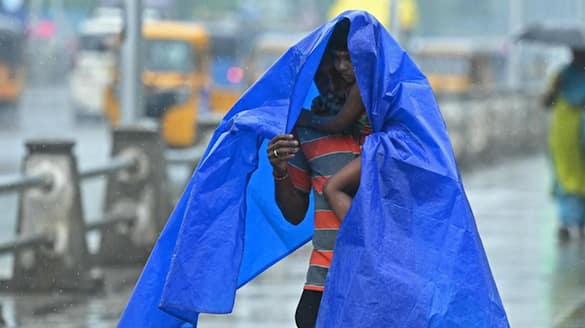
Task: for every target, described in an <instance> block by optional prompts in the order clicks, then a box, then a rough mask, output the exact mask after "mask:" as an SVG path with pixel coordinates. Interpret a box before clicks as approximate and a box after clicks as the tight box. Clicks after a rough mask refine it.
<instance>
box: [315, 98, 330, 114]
mask: <svg viewBox="0 0 585 328" xmlns="http://www.w3.org/2000/svg"><path fill="white" fill-rule="evenodd" d="M311 112H312V113H314V114H317V115H323V114H325V112H327V108H326V107H325V103H324V102H323V98H321V97H315V98H314V99H313V101H312V102H311Z"/></svg>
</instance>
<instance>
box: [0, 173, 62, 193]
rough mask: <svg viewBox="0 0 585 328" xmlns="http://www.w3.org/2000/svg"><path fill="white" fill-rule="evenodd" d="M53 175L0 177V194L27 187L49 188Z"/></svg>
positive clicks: (18, 190)
mask: <svg viewBox="0 0 585 328" xmlns="http://www.w3.org/2000/svg"><path fill="white" fill-rule="evenodd" d="M52 184H53V177H52V176H51V175H48V174H43V175H37V176H9V177H5V178H0V194H2V193H13V192H20V191H22V190H25V189H28V188H38V187H41V188H50V187H51V185H52Z"/></svg>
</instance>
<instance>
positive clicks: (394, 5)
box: [390, 0, 400, 42]
mask: <svg viewBox="0 0 585 328" xmlns="http://www.w3.org/2000/svg"><path fill="white" fill-rule="evenodd" d="M399 1H400V0H390V33H391V34H392V37H393V38H394V39H395V40H396V41H398V42H400V14H399V13H398V8H400V6H399Z"/></svg>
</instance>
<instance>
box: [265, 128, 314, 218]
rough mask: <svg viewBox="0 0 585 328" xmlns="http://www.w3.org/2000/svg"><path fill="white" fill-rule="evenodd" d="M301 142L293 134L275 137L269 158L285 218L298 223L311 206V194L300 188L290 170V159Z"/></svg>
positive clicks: (276, 196)
mask: <svg viewBox="0 0 585 328" xmlns="http://www.w3.org/2000/svg"><path fill="white" fill-rule="evenodd" d="M299 150H300V149H299V143H298V141H296V140H295V139H294V136H293V135H291V134H283V135H278V136H276V137H274V138H273V139H272V140H271V141H270V143H269V144H268V149H267V151H268V160H269V161H270V164H272V169H273V171H272V174H273V176H274V185H275V186H274V187H275V188H274V189H275V198H276V203H277V204H278V207H279V208H280V211H281V212H282V214H283V215H284V218H285V219H286V220H287V221H289V222H290V223H292V224H294V225H297V224H299V223H301V222H302V221H303V219H304V218H305V214H306V213H307V208H308V207H309V194H308V193H304V192H302V191H300V190H298V189H297V188H296V187H295V186H294V185H293V183H292V180H291V177H290V175H289V172H288V161H289V160H291V159H293V158H294V157H295V154H296V153H297V152H298V151H299Z"/></svg>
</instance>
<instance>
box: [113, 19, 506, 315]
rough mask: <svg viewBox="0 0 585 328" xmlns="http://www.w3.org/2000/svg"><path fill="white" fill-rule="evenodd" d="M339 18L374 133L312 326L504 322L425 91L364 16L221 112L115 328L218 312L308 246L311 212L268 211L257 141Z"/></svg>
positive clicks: (290, 57)
mask: <svg viewBox="0 0 585 328" xmlns="http://www.w3.org/2000/svg"><path fill="white" fill-rule="evenodd" d="M342 18H348V19H349V20H350V21H351V27H350V32H349V37H348V45H349V50H350V56H351V58H352V62H353V63H354V67H355V72H356V79H357V83H358V85H359V88H360V92H361V94H362V97H363V100H364V104H365V106H366V110H367V112H368V116H369V118H370V121H371V123H372V127H373V129H374V131H375V132H374V134H372V135H370V136H369V137H368V138H366V143H365V144H364V147H363V150H362V173H361V174H362V177H361V185H360V189H359V191H358V193H357V194H356V196H355V198H354V201H353V203H352V206H351V208H350V211H349V213H348V215H347V217H346V218H345V220H344V222H343V224H342V226H341V229H340V231H339V235H338V238H337V244H336V249H335V256H334V259H333V263H332V265H331V268H330V271H329V275H328V277H327V283H326V289H325V293H324V295H323V300H322V302H321V310H320V313H319V318H318V324H317V326H318V327H508V321H507V318H506V313H505V311H504V308H503V306H502V303H501V300H500V297H499V295H498V291H497V288H496V285H495V283H494V280H493V278H492V274H491V271H490V268H489V264H488V261H487V257H486V255H485V252H484V250H483V246H482V244H481V240H480V238H479V234H478V231H477V228H476V226H475V221H474V218H473V213H472V211H471V209H470V206H469V204H468V201H467V198H466V196H465V192H464V189H463V186H462V183H461V179H460V176H459V172H458V170H457V166H456V163H455V159H454V156H453V151H452V148H451V144H450V142H449V138H448V135H447V129H446V126H445V123H444V121H443V119H442V116H441V113H440V111H439V108H438V106H437V103H436V100H435V98H434V96H433V93H432V90H431V88H430V86H429V83H428V81H427V79H426V78H425V76H424V75H423V74H422V73H421V72H420V70H419V69H418V67H417V66H416V65H415V64H414V62H413V61H412V60H411V59H410V57H409V56H408V55H407V54H406V53H405V52H404V51H403V50H402V49H401V48H400V46H399V45H398V44H397V43H396V42H395V41H394V40H393V39H392V37H391V36H390V35H389V34H388V32H387V31H386V30H385V29H384V28H383V26H382V25H380V23H379V22H378V21H376V19H375V18H374V17H372V16H371V15H369V14H368V13H366V12H362V11H348V12H345V13H343V14H341V15H340V16H339V17H337V18H335V19H333V20H332V21H330V22H328V23H326V24H324V25H323V26H321V27H320V28H318V29H316V30H315V31H313V32H312V33H310V34H309V35H308V36H307V37H305V38H304V39H303V40H301V41H299V43H297V44H296V45H294V46H293V47H291V49H289V50H288V51H287V52H286V53H285V54H284V55H283V56H282V57H281V58H280V59H279V60H278V61H277V62H276V63H275V64H274V65H273V66H272V67H271V68H270V69H269V70H268V71H267V72H266V73H265V74H264V75H263V76H262V77H261V78H260V79H259V80H258V81H257V82H256V83H255V84H254V85H253V86H252V87H251V88H250V89H249V90H248V91H247V92H246V93H245V94H244V95H243V96H242V98H241V99H240V100H239V101H238V102H237V103H236V104H235V106H234V108H232V110H231V111H230V112H229V113H228V114H227V115H226V117H225V118H224V120H223V122H222V123H221V124H220V126H219V127H218V129H217V130H216V132H215V134H214V136H213V137H212V139H211V142H210V145H209V147H208V149H207V151H206V153H205V155H204V157H203V158H202V160H201V162H200V163H199V166H198V168H197V169H196V171H195V173H194V175H193V177H192V178H191V180H190V181H189V183H188V185H187V187H186V189H185V192H184V193H183V196H182V197H181V199H180V200H179V202H178V204H177V206H176V208H175V210H174V211H173V213H172V215H171V217H170V218H169V221H168V223H167V226H166V227H165V229H164V230H163V232H162V234H161V237H160V239H159V241H158V242H157V244H156V246H155V248H154V250H153V252H152V254H151V256H150V258H149V260H148V262H147V264H146V266H145V268H144V271H143V273H142V275H141V277H140V279H139V281H138V283H137V284H136V287H135V289H134V292H133V294H132V296H131V298H130V300H129V302H128V305H127V307H126V310H125V311H124V313H123V314H122V317H121V319H120V322H119V327H137V326H139V327H184V326H187V325H189V324H192V325H196V322H197V317H198V313H229V312H231V310H232V308H233V304H234V299H235V292H236V289H237V288H238V287H240V286H242V285H243V284H245V283H246V282H247V281H249V280H251V279H253V278H254V277H255V276H257V275H258V274H260V273H261V272H262V271H264V270H265V269H266V268H268V267H270V266H271V265H272V264H274V263H275V262H277V261H278V260H280V259H281V258H283V257H285V256H286V255H288V254H290V253H291V252H292V251H294V250H295V249H296V248H298V247H300V246H301V245H303V244H304V243H305V242H307V241H308V240H310V238H311V236H312V230H313V224H312V209H310V210H309V211H308V214H307V218H306V219H305V220H304V222H303V223H302V224H301V225H299V226H293V225H290V224H288V223H287V222H286V221H285V220H284V218H283V217H282V214H281V213H280V212H279V210H278V208H277V206H276V204H275V201H274V190H273V182H272V178H271V175H270V173H271V168H270V165H269V163H268V162H267V159H266V150H265V145H266V142H267V140H269V139H271V138H272V137H274V136H275V135H276V134H279V133H284V132H290V131H291V130H292V128H293V126H294V122H295V121H296V119H297V118H298V115H299V113H300V111H301V107H302V105H303V102H304V101H305V100H306V99H307V98H308V94H309V93H310V89H311V85H312V78H313V76H314V73H315V71H316V68H317V66H318V64H319V62H320V59H321V56H322V54H323V51H324V49H325V46H326V43H327V40H328V38H329V36H330V34H331V32H332V29H333V27H334V26H335V24H336V23H337V22H338V21H339V20H340V19H342ZM291 317H292V314H291ZM187 323H189V324H187Z"/></svg>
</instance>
